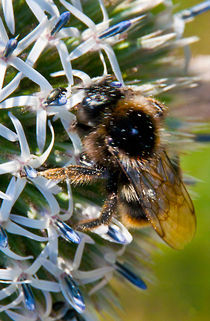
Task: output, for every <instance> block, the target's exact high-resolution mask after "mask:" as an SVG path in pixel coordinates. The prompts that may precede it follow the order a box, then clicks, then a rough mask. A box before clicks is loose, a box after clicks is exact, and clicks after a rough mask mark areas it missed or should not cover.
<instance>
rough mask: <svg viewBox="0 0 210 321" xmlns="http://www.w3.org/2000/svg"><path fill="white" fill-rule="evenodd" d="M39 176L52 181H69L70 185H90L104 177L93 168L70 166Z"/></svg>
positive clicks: (51, 170) (45, 172)
mask: <svg viewBox="0 0 210 321" xmlns="http://www.w3.org/2000/svg"><path fill="white" fill-rule="evenodd" d="M39 175H40V176H43V177H45V178H48V179H54V180H65V179H69V180H70V181H71V183H72V184H83V183H90V182H93V181H95V180H97V179H98V178H103V177H104V172H103V171H102V170H100V169H97V168H94V167H87V166H81V165H70V166H68V167H61V168H53V169H47V170H46V171H43V172H39Z"/></svg>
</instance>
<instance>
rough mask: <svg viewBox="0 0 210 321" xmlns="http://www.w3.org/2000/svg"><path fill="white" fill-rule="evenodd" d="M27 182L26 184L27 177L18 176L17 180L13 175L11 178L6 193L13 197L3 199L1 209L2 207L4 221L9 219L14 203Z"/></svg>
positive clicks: (0, 210)
mask: <svg viewBox="0 0 210 321" xmlns="http://www.w3.org/2000/svg"><path fill="white" fill-rule="evenodd" d="M25 184H26V180H25V179H21V178H18V179H17V180H15V178H14V177H12V179H11V180H10V183H9V185H8V187H7V191H6V193H7V195H9V196H10V197H11V199H10V200H3V202H2V205H1V209H0V212H1V220H2V221H7V219H8V216H9V214H10V211H11V209H12V207H13V205H14V203H15V202H16V200H17V199H18V197H19V196H20V194H21V193H22V191H23V189H24V187H25Z"/></svg>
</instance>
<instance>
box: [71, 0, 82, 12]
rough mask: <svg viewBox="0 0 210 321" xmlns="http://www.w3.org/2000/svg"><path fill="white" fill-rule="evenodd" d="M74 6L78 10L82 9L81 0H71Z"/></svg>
mask: <svg viewBox="0 0 210 321" xmlns="http://www.w3.org/2000/svg"><path fill="white" fill-rule="evenodd" d="M71 2H72V4H73V6H74V7H76V8H77V9H78V10H80V11H82V5H81V1H80V0H71Z"/></svg>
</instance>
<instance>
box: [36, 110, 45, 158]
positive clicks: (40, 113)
mask: <svg viewBox="0 0 210 321" xmlns="http://www.w3.org/2000/svg"><path fill="white" fill-rule="evenodd" d="M46 122H47V112H46V110H44V109H40V110H37V114H36V139H37V145H38V147H39V151H40V153H42V151H43V149H44V145H45V141H46Z"/></svg>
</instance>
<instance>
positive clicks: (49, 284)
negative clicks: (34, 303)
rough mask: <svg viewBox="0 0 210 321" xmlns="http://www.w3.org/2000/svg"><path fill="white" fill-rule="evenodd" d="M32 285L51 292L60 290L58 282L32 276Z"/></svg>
mask: <svg viewBox="0 0 210 321" xmlns="http://www.w3.org/2000/svg"><path fill="white" fill-rule="evenodd" d="M31 285H32V286H33V287H34V288H36V289H39V290H43V291H49V292H60V286H59V284H58V283H56V282H53V281H45V280H38V279H34V278H32V283H31Z"/></svg>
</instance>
